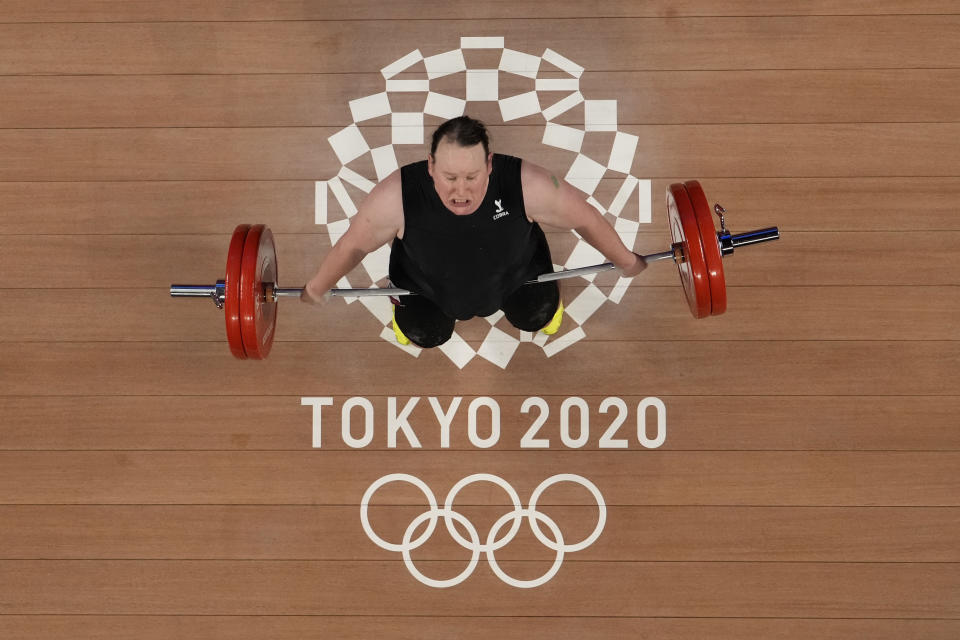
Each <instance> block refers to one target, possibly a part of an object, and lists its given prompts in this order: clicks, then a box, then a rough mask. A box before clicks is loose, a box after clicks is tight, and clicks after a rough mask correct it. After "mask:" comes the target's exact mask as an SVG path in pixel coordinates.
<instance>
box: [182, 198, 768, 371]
mask: <svg viewBox="0 0 960 640" xmlns="http://www.w3.org/2000/svg"><path fill="white" fill-rule="evenodd" d="M725 213H726V210H725V209H724V208H723V207H721V206H720V205H719V204H717V205H714V207H713V209H712V210H711V208H710V205H709V203H708V201H707V198H706V196H705V195H704V193H703V189H702V188H701V186H700V183H699V182H697V181H696V180H690V181H687V182H684V183H675V184H671V185H670V186H669V187H668V188H667V219H668V221H669V225H670V237H671V239H672V240H673V242H672V244H671V246H670V249H669V250H667V251H663V252H660V253H653V254H650V255H645V256H643V259H644V260H646V261H647V262H648V263H650V262H656V261H659V260H673V261H674V263H676V265H677V270H678V272H679V274H680V282H681V284H682V285H683V291H684V294H685V296H686V299H687V305H688V306H689V308H690V313H692V314H693V316H694V317H695V318H706V317H708V316H716V315H720V314H721V313H723V312H724V311H726V308H727V290H726V282H725V280H724V276H723V257H724V256H727V255H729V254H731V253H733V252H734V250H735V249H737V248H738V247H743V246H748V245H752V244H757V243H761V242H768V241H770V240H777V239H779V238H780V231H779V229H778V228H777V227H767V228H765V229H757V230H754V231H748V232H746V233H740V234H732V233H730V231H729V230H728V229H727V225H726V220H725V218H724V214H725ZM714 214H716V215H717V216H718V217H719V220H720V231H717V228H716V226H714V222H713V215H714ZM613 268H615V267H614V265H613V264H612V263H610V262H605V263H603V264H597V265H593V266H589V267H580V268H577V269H565V270H562V271H555V272H553V273H546V274H543V275H541V276H538V277H537V278H536V279H534V280H530V281H529V282H527V283H526V284H532V283H537V282H549V281H552V280H562V279H566V278H574V277H577V276H586V275H590V274H593V273H600V272H602V271H608V270H610V269H613ZM301 293H303V287H300V288H281V287H279V286H277V250H276V245H275V244H274V241H273V233H272V232H271V231H270V229H269V228H268V227H267V226H266V225H262V224H255V225H248V224H241V225H238V226H237V227H236V229H234V231H233V235H232V236H231V238H230V246H229V248H228V250H227V266H226V274H225V278H224V279H223V280H218V281H217V283H216V284H213V285H193V284H174V285H170V296H171V297H174V298H210V299H212V300H213V302H214V303H215V304H216V306H217V308H220V309H223V310H224V315H225V317H226V328H227V342H228V343H229V345H230V351H231V353H233V355H234V356H236V357H237V358H240V359H241V360H244V359H247V358H250V359H254V360H262V359H263V358H266V357H267V355H268V354H269V353H270V347H271V345H272V344H273V337H274V333H275V330H276V325H277V303H278V301H279V300H280V298H284V297H299V296H300V295H301ZM328 293H329V295H331V296H340V297H353V296H405V295H415V294H414V293H412V292H410V291H407V290H406V289H398V288H389V287H382V288H370V289H331V290H330V291H329V292H328Z"/></svg>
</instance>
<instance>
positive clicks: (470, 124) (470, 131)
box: [430, 116, 490, 157]
mask: <svg viewBox="0 0 960 640" xmlns="http://www.w3.org/2000/svg"><path fill="white" fill-rule="evenodd" d="M441 140H449V141H450V142H454V143H456V144H458V145H459V146H461V147H472V146H473V145H475V144H482V145H483V155H484V157H486V156H488V155H490V134H488V133H487V127H486V125H484V124H483V123H482V122H480V121H479V120H474V119H473V118H471V117H470V116H460V117H459V118H454V119H453V120H447V121H446V122H444V123H443V124H442V125H440V126H439V127H437V130H436V131H434V132H433V141H432V142H431V144H430V155H431V156H434V155H436V153H437V145H439V144H440V141H441Z"/></svg>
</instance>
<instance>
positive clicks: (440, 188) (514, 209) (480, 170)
mask: <svg viewBox="0 0 960 640" xmlns="http://www.w3.org/2000/svg"><path fill="white" fill-rule="evenodd" d="M541 224H545V225H549V226H551V227H557V228H560V229H566V230H571V229H572V230H575V231H576V232H577V233H578V234H580V236H581V237H582V238H583V239H584V240H586V241H587V242H588V243H590V244H591V245H592V246H593V247H594V248H595V249H597V250H598V251H599V252H600V253H602V254H603V255H604V256H605V257H606V258H607V260H609V261H610V262H612V263H613V264H614V265H615V266H616V267H618V268H619V269H620V271H621V272H622V273H623V275H624V276H626V277H631V276H635V275H637V274H638V273H640V272H641V271H643V270H644V269H645V268H646V266H647V265H646V262H645V261H644V259H643V257H642V256H640V255H638V254H636V253H633V252H632V251H630V250H629V249H628V248H627V247H626V246H625V245H624V244H623V242H622V241H621V240H620V237H619V236H618V235H617V233H616V231H614V229H613V227H612V226H611V225H610V224H609V223H608V222H607V221H606V220H605V219H604V218H603V216H602V215H601V214H600V213H599V212H598V211H597V210H596V209H594V208H593V207H592V206H591V205H590V204H588V203H587V202H586V200H585V198H584V197H583V195H582V194H581V193H580V192H579V191H577V190H576V188H574V187H573V186H571V185H570V184H568V183H567V182H565V181H563V180H559V179H557V177H556V176H554V175H553V174H551V173H550V172H549V171H547V170H546V169H544V168H542V167H539V166H537V165H535V164H533V163H531V162H527V161H526V160H521V159H520V158H514V157H512V156H507V155H502V154H495V153H492V152H491V151H490V140H489V136H488V134H487V130H486V127H485V126H484V124H483V123H482V122H480V121H478V120H474V119H472V118H470V117H468V116H461V117H459V118H454V119H453V120H448V121H447V122H445V123H443V124H442V125H440V126H439V127H438V128H437V130H436V131H435V132H434V133H433V139H432V142H431V145H430V153H429V155H428V156H427V159H426V160H424V161H420V162H415V163H413V164H409V165H406V166H404V167H401V168H400V169H399V170H398V171H395V172H394V173H392V174H391V175H389V176H388V177H386V178H385V179H384V180H382V181H381V182H380V183H379V184H377V185H376V186H375V187H374V188H373V190H371V191H370V193H369V194H368V195H367V197H366V198H365V199H364V200H363V202H362V203H361V204H360V205H359V207H358V211H357V213H356V215H354V216H353V218H352V220H351V223H350V227H349V229H348V230H347V232H346V233H345V234H344V235H343V237H342V238H340V241H339V242H337V244H336V245H335V246H334V247H333V249H331V251H330V252H329V253H328V254H327V255H326V256H325V257H324V259H323V261H322V262H321V264H320V267H319V269H318V270H317V273H316V275H314V276H313V278H312V279H311V280H310V281H309V282H308V283H307V285H306V287H305V288H304V290H303V294H302V295H301V299H302V300H304V301H306V302H310V303H318V302H321V301H322V300H324V299H325V293H326V292H327V291H329V290H330V289H331V288H332V287H334V286H335V284H336V282H337V281H338V280H340V278H342V277H343V276H344V275H346V274H347V273H349V272H350V271H351V270H352V269H353V268H354V267H356V266H357V265H358V264H360V261H361V260H362V259H363V257H364V256H366V255H367V254H368V253H370V252H371V251H374V250H376V249H378V248H380V247H381V246H383V245H384V244H386V243H388V242H392V247H391V252H390V280H391V282H392V283H393V286H397V287H401V288H404V289H408V290H410V291H412V292H414V293H416V294H418V295H416V296H404V298H403V300H402V302H400V303H398V304H395V306H394V319H393V329H394V332H395V333H396V336H397V341H398V342H400V343H401V344H409V343H410V342H413V343H414V344H416V345H418V346H420V347H425V348H429V347H436V346H439V345H441V344H443V343H444V342H446V341H447V340H449V339H450V336H451V335H452V333H453V327H454V324H455V322H456V321H457V320H467V319H469V318H472V317H474V316H488V315H491V314H493V313H495V312H496V311H497V310H503V312H504V314H505V315H506V317H507V319H508V320H509V321H510V323H511V324H513V325H514V326H515V327H517V328H518V329H521V330H524V331H531V332H532V331H543V332H544V333H547V334H552V333H556V331H557V330H558V329H559V328H560V321H561V318H562V317H563V303H562V301H561V300H560V290H559V287H558V285H557V283H556V282H555V281H554V282H541V283H537V284H529V285H524V283H525V282H526V281H528V280H531V279H533V278H536V276H538V275H540V274H543V273H550V272H552V271H553V261H552V259H551V257H550V248H549V246H548V245H547V240H546V236H544V233H543V230H542V229H541V228H540V225H541Z"/></svg>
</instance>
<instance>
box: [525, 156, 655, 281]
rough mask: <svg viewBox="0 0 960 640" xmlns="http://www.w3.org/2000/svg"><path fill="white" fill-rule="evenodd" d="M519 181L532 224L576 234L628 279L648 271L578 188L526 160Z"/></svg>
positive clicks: (645, 265) (644, 264)
mask: <svg viewBox="0 0 960 640" xmlns="http://www.w3.org/2000/svg"><path fill="white" fill-rule="evenodd" d="M520 178H521V181H522V183H523V204H524V208H525V209H526V210H527V217H529V218H530V219H531V220H532V221H534V222H537V223H540V224H546V225H549V226H551V227H558V228H560V229H566V230H571V229H572V230H574V231H576V232H577V233H579V234H580V236H581V237H582V238H583V239H584V240H586V241H587V242H588V243H589V244H590V245H591V246H592V247H593V248H594V249H596V250H597V251H599V252H600V253H602V254H603V255H604V256H605V257H606V258H607V260H609V261H610V262H612V263H613V264H614V265H616V267H617V268H618V269H620V271H621V272H622V273H623V275H624V276H626V277H632V276H635V275H637V274H638V273H640V272H641V271H643V270H644V269H646V268H647V263H646V261H644V259H643V257H642V256H640V255H638V254H636V253H634V252H633V251H630V249H628V248H627V246H626V245H625V244H623V240H621V239H620V236H619V234H617V232H616V230H615V229H614V228H613V227H612V226H611V225H610V223H609V222H607V221H606V219H604V217H603V216H602V215H601V214H600V212H599V211H597V210H596V209H594V208H593V207H592V206H591V205H590V204H589V203H588V202H587V201H586V199H585V198H584V196H583V193H581V192H580V191H579V190H577V189H576V187H574V186H573V185H571V184H569V183H568V182H566V181H564V180H560V179H559V178H557V177H556V176H554V175H553V174H551V173H550V172H549V171H547V170H546V169H544V168H543V167H540V166H537V165H535V164H533V163H530V162H527V161H526V160H524V161H523V164H522V165H521V167H520Z"/></svg>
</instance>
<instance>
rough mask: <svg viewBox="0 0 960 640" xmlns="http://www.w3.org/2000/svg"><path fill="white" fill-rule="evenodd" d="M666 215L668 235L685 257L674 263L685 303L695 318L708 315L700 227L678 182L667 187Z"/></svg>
mask: <svg viewBox="0 0 960 640" xmlns="http://www.w3.org/2000/svg"><path fill="white" fill-rule="evenodd" d="M667 218H668V220H669V222H670V236H671V237H672V238H673V242H674V243H675V244H677V243H679V244H680V245H681V246H682V247H683V256H684V260H683V262H681V263H680V264H679V265H677V268H678V270H679V271H680V282H681V283H682V284H683V291H684V293H685V294H686V296H687V304H688V305H689V306H690V313H692V314H693V317H694V318H705V317H707V316H709V315H710V284H709V283H708V282H707V264H706V262H705V261H704V259H703V246H702V245H701V242H700V228H699V226H697V216H696V214H695V213H694V212H693V205H692V204H690V196H689V195H687V189H686V187H684V186H683V185H682V184H680V183H676V184H672V185H670V187H669V188H668V189H667Z"/></svg>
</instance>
